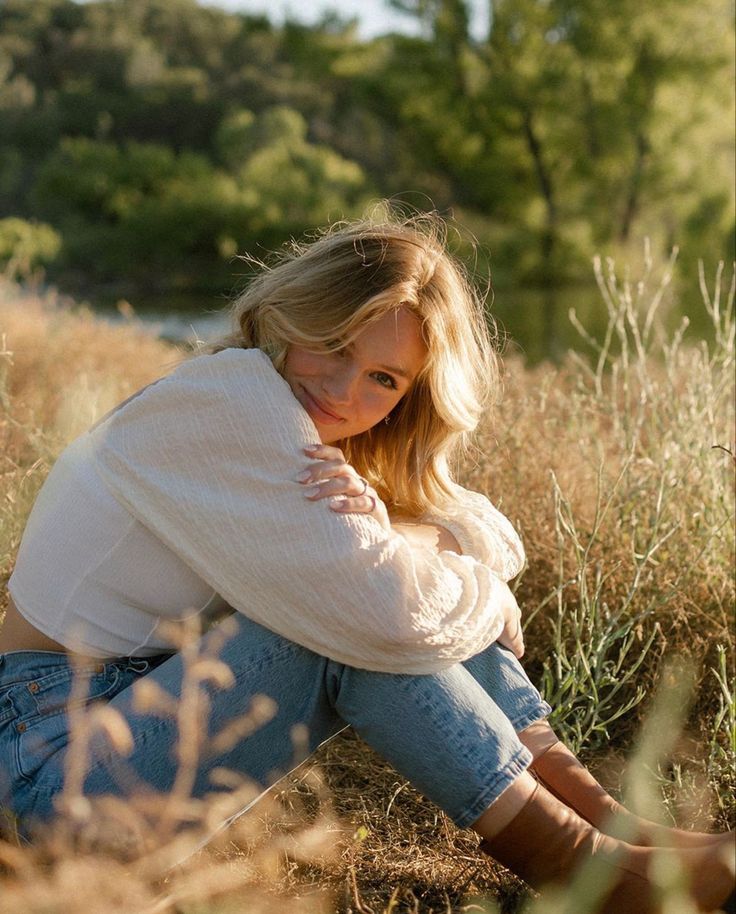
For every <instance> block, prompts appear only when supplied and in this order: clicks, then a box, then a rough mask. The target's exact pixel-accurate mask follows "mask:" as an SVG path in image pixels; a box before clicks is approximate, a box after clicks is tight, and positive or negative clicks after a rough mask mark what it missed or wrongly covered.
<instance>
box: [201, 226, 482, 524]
mask: <svg viewBox="0 0 736 914" xmlns="http://www.w3.org/2000/svg"><path fill="white" fill-rule="evenodd" d="M386 212H387V210H386V209H385V208H384V210H383V214H382V216H381V218H376V219H366V220H361V221H358V222H350V223H346V222H341V223H338V224H336V225H333V226H331V227H330V228H328V229H325V230H324V231H322V232H321V233H320V234H319V235H317V236H316V237H315V238H312V239H310V240H308V241H306V242H303V243H293V244H292V245H291V246H290V247H289V248H288V249H287V250H285V251H284V252H282V253H281V255H279V256H278V258H277V259H276V260H275V261H274V262H273V263H270V264H269V265H268V266H266V265H264V264H261V263H259V264H258V266H259V268H260V269H259V273H258V275H257V276H256V277H255V278H254V279H253V280H252V281H251V282H250V283H249V285H248V286H247V288H246V289H245V291H244V292H243V293H242V294H241V295H240V296H239V297H238V298H237V299H236V300H235V301H234V303H233V305H232V308H231V319H232V332H231V333H230V334H229V335H228V336H226V337H224V338H222V339H220V340H218V341H216V342H215V343H213V344H212V345H211V346H210V347H209V349H208V351H209V352H219V351H221V350H222V349H226V348H230V347H240V348H253V347H257V348H259V349H261V350H263V351H264V352H265V353H266V354H267V355H268V356H269V357H270V358H271V360H272V362H273V365H274V367H275V368H276V370H277V371H279V372H281V371H282V369H283V366H284V362H285V358H286V352H287V349H288V347H289V346H290V345H298V346H302V347H305V348H308V349H310V350H312V351H315V352H332V351H335V350H338V349H340V348H342V347H344V346H348V345H350V344H351V343H352V342H353V340H354V339H355V337H356V336H357V335H358V334H359V333H360V332H361V331H362V330H363V329H365V327H366V326H368V325H369V324H371V323H372V322H373V321H376V320H379V319H380V318H381V317H383V315H385V314H387V313H389V312H391V311H394V310H396V309H398V308H401V307H404V308H407V309H409V310H410V311H412V312H413V313H414V314H415V315H416V316H417V317H418V318H419V320H420V322H421V328H422V336H423V339H424V342H425V344H426V346H427V352H428V355H427V359H426V362H425V364H424V367H423V369H422V371H421V372H420V374H419V375H418V377H417V378H416V379H415V381H414V383H413V384H412V386H411V388H410V389H409V390H408V391H407V393H406V394H405V395H404V397H403V398H402V399H401V400H400V401H399V403H398V404H397V405H396V406H395V407H394V409H393V410H392V412H391V414H390V417H389V421H388V423H385V422H379V423H378V424H377V425H375V426H373V428H371V429H369V430H368V431H366V432H363V433H362V434H360V435H356V436H354V437H351V438H346V439H344V440H342V441H340V442H337V443H336V444H337V446H338V447H340V448H341V449H342V451H343V453H344V454H345V457H346V459H347V461H348V463H350V464H351V465H352V466H353V467H354V468H355V469H356V470H357V472H358V473H360V475H361V476H364V477H365V478H366V479H368V480H369V481H370V483H371V485H372V486H373V487H374V488H375V489H376V491H377V492H378V494H379V495H380V497H381V498H382V499H383V501H384V502H385V503H386V505H387V506H388V507H389V509H391V510H394V511H397V512H400V513H402V514H406V515H410V516H415V517H416V516H419V515H421V514H423V513H425V512H426V511H438V512H440V513H444V512H445V511H447V510H449V509H450V508H451V504H452V501H453V496H452V472H451V469H452V468H453V467H454V466H456V465H457V461H458V458H459V456H460V453H461V451H462V450H463V449H464V448H465V447H466V446H467V444H468V438H469V435H470V433H471V432H473V430H474V429H475V428H476V426H477V424H478V421H479V419H480V417H481V415H482V414H483V412H484V411H485V410H486V409H487V408H488V407H489V406H490V405H491V403H492V400H493V399H494V397H495V394H496V391H497V388H498V372H499V366H498V359H497V356H496V351H495V347H494V344H493V333H492V330H491V327H490V326H489V322H488V319H487V316H486V313H485V309H484V306H483V300H482V298H481V296H480V295H479V294H478V292H477V291H476V290H475V288H474V286H473V284H472V283H471V282H470V280H469V278H468V275H467V273H466V271H465V269H464V268H463V266H462V265H461V263H460V262H459V261H457V260H456V259H455V258H454V257H453V256H452V255H451V254H450V253H449V252H448V250H447V226H446V223H445V222H444V220H442V219H441V218H439V217H438V216H436V215H434V214H421V215H415V216H413V217H410V218H401V217H398V216H393V215H392V214H390V213H389V215H386Z"/></svg>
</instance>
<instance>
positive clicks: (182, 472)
mask: <svg viewBox="0 0 736 914" xmlns="http://www.w3.org/2000/svg"><path fill="white" fill-rule="evenodd" d="M318 440H319V439H318V437H317V432H316V429H315V427H314V425H313V424H312V421H311V419H310V418H309V416H308V415H307V413H306V412H305V411H304V409H303V408H302V407H301V406H300V404H299V403H298V401H297V400H296V399H295V397H294V396H293V394H292V393H291V390H290V388H289V386H288V384H287V383H286V382H285V381H284V380H283V378H282V377H281V376H280V375H279V374H278V372H276V370H275V369H274V368H273V366H272V364H271V362H270V360H269V359H268V357H267V356H266V355H265V354H264V353H262V352H261V351H260V350H255V349H251V350H242V349H229V350H226V351H224V352H221V353H219V354H217V355H205V356H199V357H197V358H194V359H192V360H190V361H187V362H185V363H184V364H182V365H181V366H179V367H178V368H177V369H176V370H175V371H174V372H173V373H172V374H171V375H169V376H168V377H166V378H163V379H162V380H160V381H158V382H156V383H155V384H153V385H151V386H149V387H147V388H145V389H144V390H143V391H142V392H141V393H140V394H138V395H137V396H136V397H134V398H132V399H131V400H130V401H128V402H127V403H126V404H124V405H123V406H122V407H121V408H119V409H118V410H117V411H115V412H113V413H112V414H111V415H110V416H109V417H108V418H106V419H105V420H104V421H103V422H102V423H100V424H99V425H98V426H97V427H96V428H95V429H93V430H92V431H91V432H88V433H87V434H86V435H84V436H82V438H80V439H78V440H77V441H76V442H75V443H74V444H72V445H71V446H70V447H69V448H68V449H67V450H66V451H65V452H64V454H62V456H61V457H60V458H59V460H58V461H57V463H56V464H55V466H54V468H53V469H52V471H51V473H50V475H49V478H48V480H47V482H46V484H45V485H44V487H43V489H42V491H41V493H40V495H39V498H38V500H37V502H36V504H35V506H34V509H33V511H32V513H31V517H30V519H29V522H28V525H27V528H26V531H25V534H24V537H23V541H22V543H21V547H20V551H19V555H18V561H17V564H16V568H15V571H14V574H13V576H12V577H11V580H10V585H9V588H10V592H11V594H12V596H13V599H14V601H15V603H16V605H17V606H18V609H19V610H20V611H21V612H22V613H23V615H24V616H25V617H26V618H27V619H28V620H29V621H30V622H32V623H33V624H34V625H35V626H36V627H37V628H39V629H40V630H42V631H43V632H45V633H46V634H48V635H49V636H50V637H52V638H55V639H56V640H58V641H60V642H61V643H63V644H65V645H66V646H68V647H70V648H74V649H77V650H81V651H84V652H85V653H87V654H90V655H93V656H98V657H106V656H125V655H140V656H144V655H150V654H153V653H156V652H158V651H161V650H166V649H170V645H169V643H168V642H167V640H166V638H165V637H164V636H163V635H162V634H161V632H160V631H159V626H160V623H161V621H162V620H166V619H172V618H174V619H180V618H183V617H184V616H187V615H191V614H192V613H200V612H204V611H208V610H210V609H212V608H213V607H216V606H217V605H218V604H220V603H221V602H222V601H225V602H226V603H227V604H229V605H230V606H231V607H233V608H234V609H235V610H237V611H238V612H241V613H243V614H244V615H245V616H247V617H248V618H250V619H253V620H254V621H256V622H259V623H260V624H262V625H264V626H266V627H267V628H269V629H271V630H273V631H275V632H278V633H279V634H281V635H284V636H286V637H287V638H289V639H291V640H293V641H296V642H298V643H299V644H302V645H304V646H305V647H308V648H310V649H311V650H314V651H316V652H318V653H320V654H323V655H325V656H328V657H331V658H333V659H335V660H338V661H341V662H343V663H347V664H350V665H352V666H357V667H362V668H366V669H373V670H382V671H386V672H406V673H428V672H432V671H434V670H438V669H441V668H443V667H446V666H448V665H450V664H452V663H454V662H456V661H459V660H463V659H466V658H467V657H470V656H472V655H473V654H475V653H477V652H478V651H480V650H482V649H483V648H485V647H486V646H487V645H489V644H490V643H491V642H493V641H494V640H495V639H496V638H498V636H499V634H500V633H501V630H502V627H503V620H502V617H501V613H500V595H501V592H502V590H503V587H504V585H503V584H502V583H501V582H502V581H506V580H508V579H509V578H510V577H513V576H514V575H515V574H517V573H518V572H519V570H520V569H521V566H522V564H523V561H524V555H523V550H522V547H521V543H520V541H519V539H518V537H517V535H516V533H515V532H514V530H513V528H512V526H511V525H510V524H509V522H508V521H507V520H506V518H505V517H503V515H502V514H500V512H498V511H497V510H496V509H495V508H494V507H493V506H492V505H491V504H490V502H488V501H487V499H485V498H483V497H482V496H480V495H477V494H475V493H468V492H465V490H463V489H461V488H460V487H458V489H457V496H458V503H457V510H456V511H455V512H453V516H452V517H451V518H445V517H443V518H434V517H433V518H432V519H433V520H435V521H436V522H439V523H442V524H444V525H445V526H446V527H447V528H448V529H450V530H451V531H452V532H453V534H454V535H455V536H456V538H457V539H458V541H459V543H460V545H461V547H462V549H463V553H464V554H463V555H457V554H455V553H453V552H442V553H440V554H439V555H436V554H434V553H432V552H431V551H430V550H428V549H427V550H425V549H422V548H419V547H416V546H410V545H409V543H408V542H407V540H406V539H405V538H404V537H403V536H401V535H400V534H398V533H396V532H386V531H385V530H384V529H383V528H382V527H381V525H380V524H378V523H377V522H376V521H375V520H374V519H373V518H372V517H370V516H369V515H341V514H336V513H334V512H333V511H330V510H329V508H328V507H327V504H326V502H318V503H313V502H310V501H308V500H306V499H305V498H304V497H303V494H302V492H303V487H302V486H300V485H299V483H298V482H296V476H297V474H298V473H299V472H300V471H301V470H303V469H304V468H305V465H306V462H307V458H306V456H305V455H304V453H303V451H302V448H303V447H304V446H305V445H307V444H312V443H315V442H317V441H318Z"/></svg>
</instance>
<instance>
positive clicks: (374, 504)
mask: <svg viewBox="0 0 736 914" xmlns="http://www.w3.org/2000/svg"><path fill="white" fill-rule="evenodd" d="M365 497H366V498H370V500H371V509H370V511H369V512H368V513H369V514H373V512H374V511H375V510H376V499H375V498H374V497H373V496H372V495H366V496H365Z"/></svg>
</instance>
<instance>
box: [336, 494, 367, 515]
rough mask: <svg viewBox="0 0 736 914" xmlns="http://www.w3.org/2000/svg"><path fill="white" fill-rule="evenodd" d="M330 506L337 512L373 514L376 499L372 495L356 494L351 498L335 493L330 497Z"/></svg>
mask: <svg viewBox="0 0 736 914" xmlns="http://www.w3.org/2000/svg"><path fill="white" fill-rule="evenodd" d="M330 508H331V509H332V510H333V511H336V512H337V513H338V514H373V512H374V511H375V510H376V499H375V498H374V497H373V496H372V495H357V496H353V497H352V498H351V497H349V496H344V495H335V496H333V497H332V498H331V499H330Z"/></svg>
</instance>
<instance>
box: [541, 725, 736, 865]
mask: <svg viewBox="0 0 736 914" xmlns="http://www.w3.org/2000/svg"><path fill="white" fill-rule="evenodd" d="M532 771H533V773H534V775H535V776H536V777H537V778H538V779H539V780H540V781H541V782H542V783H543V784H544V786H545V787H546V788H547V790H549V792H550V793H552V794H554V795H555V796H556V797H557V798H558V799H560V800H562V802H563V803H565V804H566V805H567V806H570V807H571V808H572V809H574V810H575V812H577V813H578V815H579V816H582V818H583V819H586V820H587V821H588V822H590V823H591V825H594V826H595V827H596V828H597V829H599V830H600V831H602V832H604V833H606V834H611V826H612V824H613V823H614V820H616V821H617V822H619V823H622V824H626V825H628V826H629V828H630V832H631V838H627V840H628V842H629V843H630V844H636V845H639V846H641V847H680V848H688V847H706V846H708V845H713V844H721V843H724V842H725V843H731V844H732V843H733V842H734V834H733V832H723V833H721V834H707V833H705V832H689V831H684V830H683V829H680V828H668V827H667V826H664V825H658V824H657V823H656V822H650V821H648V820H647V819H642V818H641V817H640V816H636V815H634V813H632V812H629V810H628V809H626V807H625V806H622V805H621V804H620V803H618V802H617V801H616V800H614V798H613V797H612V796H611V795H610V794H609V793H608V792H607V791H606V790H605V788H604V787H602V786H601V784H599V783H598V781H597V780H596V779H595V778H594V777H593V775H592V774H591V773H590V772H589V771H588V769H587V768H586V767H585V765H583V763H582V762H581V761H580V760H579V759H578V758H577V756H576V755H574V754H573V753H572V752H571V751H570V750H569V749H568V748H567V746H565V745H564V744H563V743H561V742H557V743H555V744H554V745H553V746H551V747H550V748H549V749H547V750H545V751H544V752H543V753H542V754H541V755H539V756H538V757H537V758H535V760H534V762H533V763H532Z"/></svg>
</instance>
